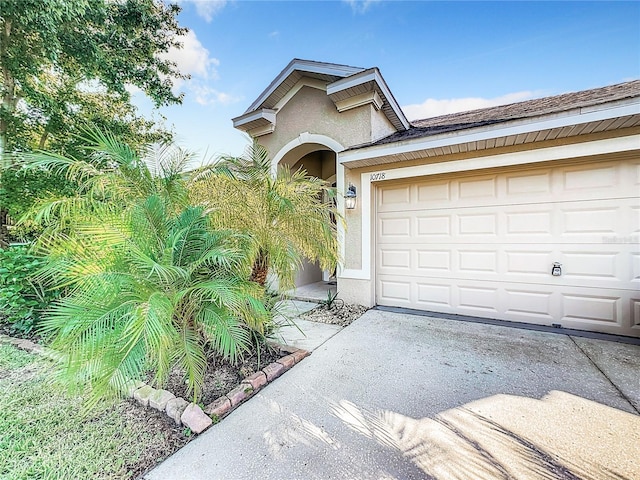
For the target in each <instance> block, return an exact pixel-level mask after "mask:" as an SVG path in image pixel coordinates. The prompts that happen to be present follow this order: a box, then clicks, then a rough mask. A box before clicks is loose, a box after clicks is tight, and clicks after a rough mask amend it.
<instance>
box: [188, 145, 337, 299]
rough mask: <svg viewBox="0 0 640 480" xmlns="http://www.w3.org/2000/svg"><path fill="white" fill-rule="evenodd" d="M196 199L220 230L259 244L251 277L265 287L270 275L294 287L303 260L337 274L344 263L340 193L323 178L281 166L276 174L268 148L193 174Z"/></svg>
mask: <svg viewBox="0 0 640 480" xmlns="http://www.w3.org/2000/svg"><path fill="white" fill-rule="evenodd" d="M190 191H191V195H192V201H193V202H194V203H196V204H200V205H203V206H204V207H205V208H206V210H207V212H208V213H209V215H210V218H211V221H212V223H213V225H214V226H216V227H217V228H225V229H232V230H236V231H239V232H242V233H244V234H245V235H247V236H248V237H249V238H250V239H251V241H252V242H253V243H254V245H255V249H256V256H255V258H254V262H253V271H252V275H251V278H252V279H253V280H255V281H257V282H258V283H260V284H262V285H264V284H265V282H266V280H267V274H268V273H269V272H272V273H274V274H275V275H276V276H277V277H278V280H279V285H280V287H282V288H292V287H293V286H294V280H295V273H296V271H297V270H298V269H299V267H300V266H301V265H302V259H307V260H309V261H311V262H318V263H319V265H320V267H321V268H322V269H325V270H330V271H331V270H333V269H335V267H336V264H337V262H338V260H339V256H338V244H337V235H336V219H337V220H338V221H341V218H340V217H339V215H338V213H337V211H336V209H335V206H334V202H333V198H334V196H335V191H334V189H333V188H331V187H330V186H329V185H328V184H327V183H326V182H325V181H324V180H321V179H318V178H316V177H311V176H309V175H307V173H306V171H304V170H302V169H301V170H298V171H296V172H291V170H290V169H289V168H288V167H280V168H278V171H277V173H276V174H275V175H273V174H272V171H271V161H270V159H269V157H268V153H267V151H266V149H265V148H264V147H262V146H261V145H259V144H257V143H254V144H253V145H251V146H249V147H248V149H247V151H246V152H245V154H244V155H243V156H242V157H223V158H221V159H220V161H219V162H217V163H216V164H214V165H212V166H208V167H204V168H203V169H201V170H200V171H199V172H197V174H195V176H194V181H193V184H192V186H191V188H190Z"/></svg>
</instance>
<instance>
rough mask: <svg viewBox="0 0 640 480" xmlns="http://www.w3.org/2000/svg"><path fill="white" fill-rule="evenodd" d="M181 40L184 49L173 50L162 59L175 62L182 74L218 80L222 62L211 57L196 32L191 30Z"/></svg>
mask: <svg viewBox="0 0 640 480" xmlns="http://www.w3.org/2000/svg"><path fill="white" fill-rule="evenodd" d="M180 40H181V42H182V48H180V49H178V48H171V49H170V50H169V51H168V52H167V53H166V54H164V55H163V56H162V57H163V58H166V59H168V60H171V61H173V62H175V63H176V64H177V65H178V70H180V72H182V73H188V74H189V75H192V76H194V77H200V78H205V79H209V78H212V79H215V78H217V76H218V72H217V70H216V67H217V66H218V65H220V61H219V60H218V59H217V58H213V57H211V56H210V55H209V50H207V49H206V48H204V46H203V45H202V43H200V40H198V37H197V36H196V34H195V32H194V31H193V30H189V31H188V32H187V34H186V35H185V36H184V37H182V38H181V39H180Z"/></svg>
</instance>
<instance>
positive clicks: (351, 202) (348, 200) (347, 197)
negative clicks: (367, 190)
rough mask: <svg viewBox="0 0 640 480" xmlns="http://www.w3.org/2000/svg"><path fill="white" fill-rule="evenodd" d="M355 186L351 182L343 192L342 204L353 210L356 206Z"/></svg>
mask: <svg viewBox="0 0 640 480" xmlns="http://www.w3.org/2000/svg"><path fill="white" fill-rule="evenodd" d="M356 198H357V195H356V187H354V186H353V184H351V183H350V184H349V188H347V191H346V192H344V206H345V208H346V209H347V210H353V209H354V208H356Z"/></svg>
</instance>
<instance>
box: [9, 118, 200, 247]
mask: <svg viewBox="0 0 640 480" xmlns="http://www.w3.org/2000/svg"><path fill="white" fill-rule="evenodd" d="M83 140H84V142H85V150H86V152H87V153H88V154H87V155H86V156H84V157H81V158H75V157H65V156H62V155H58V154H56V153H52V152H36V153H30V154H21V158H20V161H21V162H23V163H24V165H25V167H26V168H28V169H31V170H44V171H49V172H52V173H54V174H56V175H60V176H64V177H65V178H66V179H67V180H68V181H70V182H72V183H73V184H75V185H77V188H76V189H75V192H74V194H73V195H61V196H57V197H56V196H49V197H46V198H43V199H41V200H40V201H39V202H37V203H36V204H35V205H34V206H33V207H32V208H31V209H30V211H29V212H28V213H27V214H26V215H25V217H24V218H23V219H22V220H23V221H25V220H29V221H35V222H36V223H38V224H42V225H45V226H47V227H48V231H47V232H46V234H45V237H48V236H51V235H56V234H58V233H59V232H61V231H66V232H67V233H68V232H69V230H70V229H71V230H72V229H73V226H74V224H75V223H76V222H77V221H78V219H89V218H93V217H96V216H100V215H111V214H113V213H118V212H122V211H123V210H126V209H127V208H129V207H130V206H131V205H132V204H133V203H134V202H135V201H136V200H139V199H143V198H146V197H148V196H150V195H158V196H160V197H162V199H163V200H164V201H165V202H167V204H168V205H171V211H172V212H173V213H175V212H177V211H178V210H180V209H181V208H184V207H185V206H187V205H188V195H187V190H186V183H185V180H184V173H183V171H184V169H185V167H186V165H187V164H188V163H189V161H191V159H192V158H193V155H192V154H191V153H190V152H188V151H185V150H183V149H180V148H178V147H176V146H174V145H171V144H161V145H151V146H146V147H144V149H143V151H142V155H139V154H138V152H136V151H135V150H134V149H132V148H131V147H130V146H129V145H127V144H125V143H123V142H121V141H119V140H118V139H117V138H116V137H115V136H113V135H111V134H110V133H108V132H102V131H100V130H97V129H87V130H86V131H85V133H84V137H83Z"/></svg>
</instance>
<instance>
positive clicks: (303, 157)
mask: <svg viewBox="0 0 640 480" xmlns="http://www.w3.org/2000/svg"><path fill="white" fill-rule="evenodd" d="M311 137H313V138H311ZM300 140H301V139H297V140H296V141H294V142H291V143H290V144H288V145H287V146H285V147H284V148H283V149H282V150H281V151H280V152H279V153H278V154H277V155H276V156H275V157H274V160H273V168H274V170H275V169H276V168H277V167H278V166H285V165H286V166H288V167H289V168H290V169H291V170H292V171H296V170H298V169H300V168H303V169H304V170H305V171H306V172H307V174H309V175H312V176H314V177H317V178H320V179H322V180H325V181H326V182H328V183H329V184H330V185H332V186H334V187H336V186H337V184H338V174H337V173H338V172H337V163H338V162H337V152H338V151H340V150H342V146H341V145H339V144H338V143H337V142H335V141H334V140H332V139H330V138H328V137H322V136H320V135H313V136H312V135H309V134H307V138H306V139H305V140H310V141H308V142H305V143H301V141H300ZM334 275H335V272H327V271H322V270H321V269H320V267H319V266H318V265H317V264H313V263H310V262H307V261H304V262H303V265H302V268H301V269H300V271H299V272H298V274H297V276H296V283H295V284H296V289H299V288H301V287H305V286H313V285H318V286H319V288H320V289H321V290H323V291H324V292H325V295H326V290H327V289H326V288H325V286H331V284H333V285H335V281H336V279H335V277H334ZM323 284H324V285H323Z"/></svg>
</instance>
